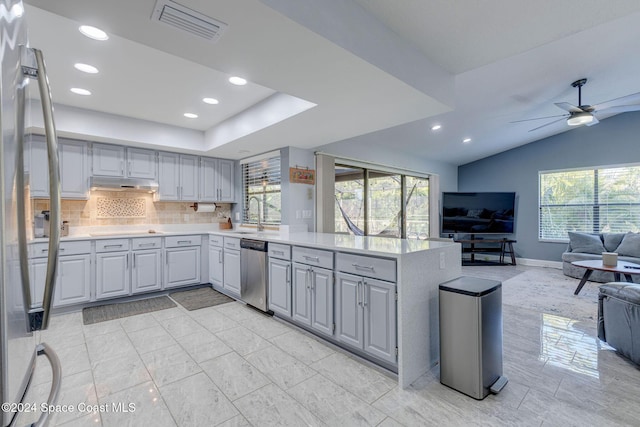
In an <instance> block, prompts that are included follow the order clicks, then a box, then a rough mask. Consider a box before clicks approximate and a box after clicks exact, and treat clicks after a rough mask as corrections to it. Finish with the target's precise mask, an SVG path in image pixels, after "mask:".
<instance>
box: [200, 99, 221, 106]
mask: <svg viewBox="0 0 640 427" xmlns="http://www.w3.org/2000/svg"><path fill="white" fill-rule="evenodd" d="M202 102H204V103H206V104H211V105H215V104H218V103H219V101H218V100H217V99H215V98H202Z"/></svg>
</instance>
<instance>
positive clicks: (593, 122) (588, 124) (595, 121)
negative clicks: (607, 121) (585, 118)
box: [587, 116, 600, 126]
mask: <svg viewBox="0 0 640 427" xmlns="http://www.w3.org/2000/svg"><path fill="white" fill-rule="evenodd" d="M598 123H600V120H598V119H597V118H596V116H593V120H591V121H590V122H589V123H587V126H593V125H597V124H598Z"/></svg>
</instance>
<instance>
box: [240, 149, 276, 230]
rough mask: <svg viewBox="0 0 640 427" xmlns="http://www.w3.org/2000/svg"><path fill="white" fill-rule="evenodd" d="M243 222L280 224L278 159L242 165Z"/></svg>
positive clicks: (272, 158)
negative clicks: (259, 221)
mask: <svg viewBox="0 0 640 427" xmlns="http://www.w3.org/2000/svg"><path fill="white" fill-rule="evenodd" d="M242 188H243V222H244V223H248V224H256V223H257V222H258V215H260V220H261V221H262V223H263V224H280V222H281V214H282V201H281V199H282V198H281V192H280V157H279V156H278V157H270V158H265V159H261V160H256V161H250V162H248V163H244V164H243V165H242Z"/></svg>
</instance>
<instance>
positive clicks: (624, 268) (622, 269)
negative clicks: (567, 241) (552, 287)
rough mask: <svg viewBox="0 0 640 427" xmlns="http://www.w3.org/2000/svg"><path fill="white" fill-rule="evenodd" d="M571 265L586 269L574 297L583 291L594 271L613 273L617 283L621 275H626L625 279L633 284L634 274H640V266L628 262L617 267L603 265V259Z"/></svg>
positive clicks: (619, 262) (620, 263)
mask: <svg viewBox="0 0 640 427" xmlns="http://www.w3.org/2000/svg"><path fill="white" fill-rule="evenodd" d="M571 264H573V265H575V266H576V267H582V268H586V271H585V272H584V276H582V279H581V280H580V283H579V284H578V287H577V288H576V291H575V292H574V293H573V294H574V295H578V294H579V293H580V290H581V289H582V287H583V286H584V284H585V283H587V280H589V277H590V276H591V273H593V272H594V270H600V271H610V272H611V273H613V278H614V279H615V281H616V282H619V281H620V274H623V275H624V278H625V279H627V282H633V278H632V277H631V276H632V275H633V274H640V265H638V264H634V263H632V262H627V261H618V265H616V266H615V267H607V266H604V265H602V260H601V259H592V260H587V261H574V262H572V263H571Z"/></svg>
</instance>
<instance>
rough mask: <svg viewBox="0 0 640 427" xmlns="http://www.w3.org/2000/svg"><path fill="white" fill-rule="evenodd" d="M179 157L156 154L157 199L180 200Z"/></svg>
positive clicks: (169, 154) (168, 154)
mask: <svg viewBox="0 0 640 427" xmlns="http://www.w3.org/2000/svg"><path fill="white" fill-rule="evenodd" d="M179 161H180V155H179V154H175V153H162V152H161V153H159V154H158V199H159V200H180V194H179V192H180V163H179Z"/></svg>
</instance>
